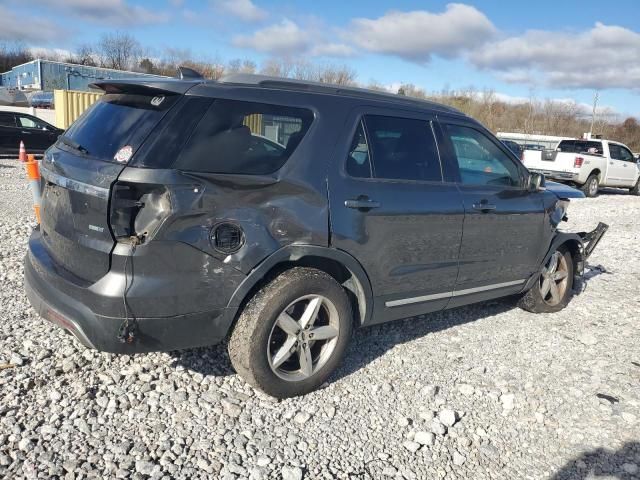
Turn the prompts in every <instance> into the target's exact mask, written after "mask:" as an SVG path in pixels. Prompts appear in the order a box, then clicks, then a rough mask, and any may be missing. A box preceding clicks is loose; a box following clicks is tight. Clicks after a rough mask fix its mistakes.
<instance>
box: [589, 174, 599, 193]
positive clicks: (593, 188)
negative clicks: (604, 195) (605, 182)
mask: <svg viewBox="0 0 640 480" xmlns="http://www.w3.org/2000/svg"><path fill="white" fill-rule="evenodd" d="M597 193H598V179H597V178H593V179H591V183H589V195H591V196H594V195H595V194H597Z"/></svg>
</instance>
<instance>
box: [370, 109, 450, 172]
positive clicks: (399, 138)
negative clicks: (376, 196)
mask: <svg viewBox="0 0 640 480" xmlns="http://www.w3.org/2000/svg"><path fill="white" fill-rule="evenodd" d="M365 126H366V134H367V135H366V138H367V140H368V143H369V151H370V152H371V158H372V162H373V176H374V177H376V178H384V179H397V180H418V181H427V182H442V169H441V167H440V157H439V155H438V148H437V146H436V141H435V138H434V136H433V130H432V129H431V124H430V123H429V122H427V121H424V120H413V119H408V118H398V117H383V116H378V115H367V116H366V117H365Z"/></svg>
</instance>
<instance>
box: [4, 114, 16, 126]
mask: <svg viewBox="0 0 640 480" xmlns="http://www.w3.org/2000/svg"><path fill="white" fill-rule="evenodd" d="M15 126H16V120H15V117H14V116H13V114H11V113H0V127H15Z"/></svg>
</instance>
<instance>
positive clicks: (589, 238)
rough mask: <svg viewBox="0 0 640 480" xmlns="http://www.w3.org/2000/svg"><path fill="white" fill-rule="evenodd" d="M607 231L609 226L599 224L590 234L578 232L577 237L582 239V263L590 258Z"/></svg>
mask: <svg viewBox="0 0 640 480" xmlns="http://www.w3.org/2000/svg"><path fill="white" fill-rule="evenodd" d="M607 230H609V225H607V224H606V223H602V222H600V223H598V226H597V227H596V228H595V229H593V230H591V231H590V232H578V234H577V235H578V236H579V237H580V238H581V239H582V260H583V261H584V262H586V261H587V259H588V258H589V257H590V256H591V254H592V253H593V251H594V250H595V249H596V247H597V246H598V243H600V240H602V237H603V236H604V234H605V233H607Z"/></svg>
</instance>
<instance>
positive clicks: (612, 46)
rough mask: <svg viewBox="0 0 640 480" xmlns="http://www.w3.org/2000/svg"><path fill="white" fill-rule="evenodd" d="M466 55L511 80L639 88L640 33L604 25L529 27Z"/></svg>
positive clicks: (599, 87) (550, 84)
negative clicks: (580, 29)
mask: <svg viewBox="0 0 640 480" xmlns="http://www.w3.org/2000/svg"><path fill="white" fill-rule="evenodd" d="M469 58H470V60H471V61H472V63H473V64H474V65H476V66H477V67H479V68H483V69H487V70H492V71H495V72H498V73H499V74H500V75H501V77H502V78H503V79H504V80H506V81H509V82H512V83H530V84H540V83H542V84H546V85H548V86H552V87H555V88H594V89H605V88H629V89H634V90H638V89H640V33H637V32H634V31H632V30H628V29H626V28H623V27H618V26H611V25H604V24H602V23H596V24H595V26H594V27H593V28H592V29H590V30H587V31H584V32H580V33H569V32H550V31H540V30H531V31H528V32H526V33H525V34H523V35H522V36H518V37H512V38H507V39H504V40H499V41H496V42H492V43H489V44H486V45H484V46H483V47H481V48H480V49H478V50H477V51H475V52H472V53H471V54H470V56H469Z"/></svg>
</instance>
